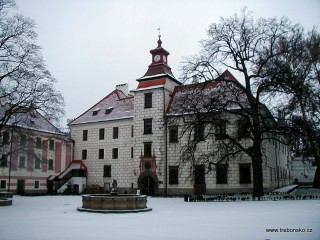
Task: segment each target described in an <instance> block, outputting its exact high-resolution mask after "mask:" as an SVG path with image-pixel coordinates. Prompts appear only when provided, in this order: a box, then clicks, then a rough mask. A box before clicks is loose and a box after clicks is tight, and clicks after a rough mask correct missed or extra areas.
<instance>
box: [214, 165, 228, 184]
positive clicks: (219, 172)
mask: <svg viewBox="0 0 320 240" xmlns="http://www.w3.org/2000/svg"><path fill="white" fill-rule="evenodd" d="M216 181H217V184H226V183H228V165H227V164H217V165H216Z"/></svg>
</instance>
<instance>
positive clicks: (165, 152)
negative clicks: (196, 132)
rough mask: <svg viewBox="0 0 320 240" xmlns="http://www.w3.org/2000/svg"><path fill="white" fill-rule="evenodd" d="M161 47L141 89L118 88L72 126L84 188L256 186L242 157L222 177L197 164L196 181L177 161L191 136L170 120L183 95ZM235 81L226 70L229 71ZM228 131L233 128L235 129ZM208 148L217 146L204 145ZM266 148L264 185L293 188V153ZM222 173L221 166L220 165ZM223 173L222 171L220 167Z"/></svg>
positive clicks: (171, 190)
mask: <svg viewBox="0 0 320 240" xmlns="http://www.w3.org/2000/svg"><path fill="white" fill-rule="evenodd" d="M157 43H158V46H157V47H156V48H155V49H152V50H151V51H150V53H151V57H152V58H151V64H150V65H149V66H148V69H147V71H146V73H145V74H144V75H143V76H142V77H140V78H138V79H137V82H138V83H137V87H136V89H134V90H132V91H130V92H129V91H128V85H127V84H119V85H117V86H116V89H115V90H114V91H112V92H111V93H110V94H108V95H107V96H106V97H104V98H103V99H102V100H100V101H99V102H98V103H96V104H95V105H94V106H93V107H91V108H90V109H88V110H87V111H85V112H84V113H83V114H81V115H80V116H79V117H77V118H75V119H74V120H73V121H72V122H70V123H69V127H70V131H71V138H72V139H73V140H74V143H75V145H74V160H77V161H82V162H83V164H84V165H85V166H86V168H87V181H86V184H87V186H91V185H99V186H100V187H101V188H103V189H104V191H106V192H108V191H109V190H110V187H111V183H112V181H113V179H115V180H117V183H118V190H119V191H120V192H123V193H124V192H126V193H134V192H136V191H137V189H139V190H140V191H141V193H143V194H148V195H158V194H172V195H174V194H194V193H196V194H198V193H202V194H203V193H217V192H235V191H238V192H243V191H250V189H252V181H251V179H252V167H251V165H250V160H249V159H248V158H246V157H239V159H235V160H234V161H233V162H232V163H231V164H229V167H228V170H226V169H225V168H221V169H225V170H226V171H224V172H223V173H222V174H221V173H217V171H218V170H217V171H212V172H210V173H209V174H205V172H206V171H205V169H203V166H196V167H195V170H194V171H196V172H197V176H200V177H197V178H195V179H194V181H190V174H189V173H190V171H189V169H190V166H188V164H186V165H181V164H179V159H180V157H181V156H180V152H181V151H180V150H181V148H182V144H183V143H184V142H185V141H187V139H183V138H179V137H178V135H179V132H180V131H181V128H183V126H182V125H179V124H178V125H177V123H175V124H174V125H170V121H168V119H169V118H170V119H172V118H178V117H177V116H176V115H175V114H174V113H173V111H172V109H173V107H174V104H175V101H174V99H175V97H177V96H178V94H179V92H181V91H184V90H183V89H184V87H186V85H182V83H181V82H179V81H178V80H177V79H176V78H175V77H174V75H173V73H172V71H171V68H170V67H169V65H168V56H169V52H168V51H167V50H165V49H164V48H163V47H162V42H161V39H160V36H159V40H158V42H157ZM226 74H229V75H230V76H231V77H233V76H232V75H231V74H230V73H229V72H226ZM235 122H236V121H233V122H232V123H230V124H228V125H230V129H229V126H228V130H227V131H233V130H234V126H233V124H234V123H235ZM201 144H202V145H203V146H202V147H201V149H202V150H203V151H208V149H209V150H210V148H213V147H214V144H212V142H210V143H209V142H206V141H204V142H203V143H201ZM275 144H276V143H273V142H270V143H268V144H266V146H265V148H264V149H265V154H264V158H265V163H264V166H263V171H264V180H265V181H264V187H265V188H266V189H272V188H274V187H277V183H279V181H278V179H280V177H279V173H280V172H281V173H282V175H281V176H282V178H281V185H283V184H286V183H288V179H289V170H288V168H287V161H288V160H289V149H288V147H287V146H285V145H283V146H278V147H275ZM219 169H220V168H219ZM221 169H220V170H221Z"/></svg>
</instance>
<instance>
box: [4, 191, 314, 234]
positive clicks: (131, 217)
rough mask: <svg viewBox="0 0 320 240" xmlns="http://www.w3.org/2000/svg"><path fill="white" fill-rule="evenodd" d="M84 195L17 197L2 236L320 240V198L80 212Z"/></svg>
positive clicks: (168, 203)
mask: <svg viewBox="0 0 320 240" xmlns="http://www.w3.org/2000/svg"><path fill="white" fill-rule="evenodd" d="M81 201H82V198H81V196H40V197H26V196H14V198H13V205H12V206H7V207H0V239H1V240H20V239H21V240H22V239H32V240H44V239H46V240H51V239H52V240H53V239H54V240H57V239H58V240H62V239H77V240H87V239H93V240H99V239H112V240H115V239H130V240H135V239H152V240H158V239H159V240H163V239H166V240H167V239H172V240H173V239H174V240H178V239H187V240H188V239H197V240H209V239H210V240H212V239H238V240H239V239H240V240H241V239H243V240H247V239H263V240H265V239H270V240H276V239H291V240H293V239H297V240H298V239H299V240H300V239H304V240H317V239H320V201H319V200H287V201H247V202H184V201H183V198H156V197H149V198H148V207H150V208H152V211H151V212H144V213H129V214H101V213H86V212H79V211H77V207H79V206H81V205H82V202H81Z"/></svg>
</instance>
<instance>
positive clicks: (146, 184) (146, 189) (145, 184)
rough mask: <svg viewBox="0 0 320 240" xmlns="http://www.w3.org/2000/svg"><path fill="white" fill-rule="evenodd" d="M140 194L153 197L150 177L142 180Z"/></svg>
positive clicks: (152, 185) (152, 184) (152, 183)
mask: <svg viewBox="0 0 320 240" xmlns="http://www.w3.org/2000/svg"><path fill="white" fill-rule="evenodd" d="M141 193H142V194H143V195H154V181H153V178H152V177H150V176H146V177H144V178H143V179H142V184H141Z"/></svg>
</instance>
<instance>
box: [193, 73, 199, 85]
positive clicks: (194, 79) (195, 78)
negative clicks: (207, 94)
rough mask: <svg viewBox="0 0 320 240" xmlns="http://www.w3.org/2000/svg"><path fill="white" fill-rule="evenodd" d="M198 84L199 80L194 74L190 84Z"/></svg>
mask: <svg viewBox="0 0 320 240" xmlns="http://www.w3.org/2000/svg"><path fill="white" fill-rule="evenodd" d="M197 83H199V79H198V76H197V75H196V74H195V75H193V76H192V84H197Z"/></svg>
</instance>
